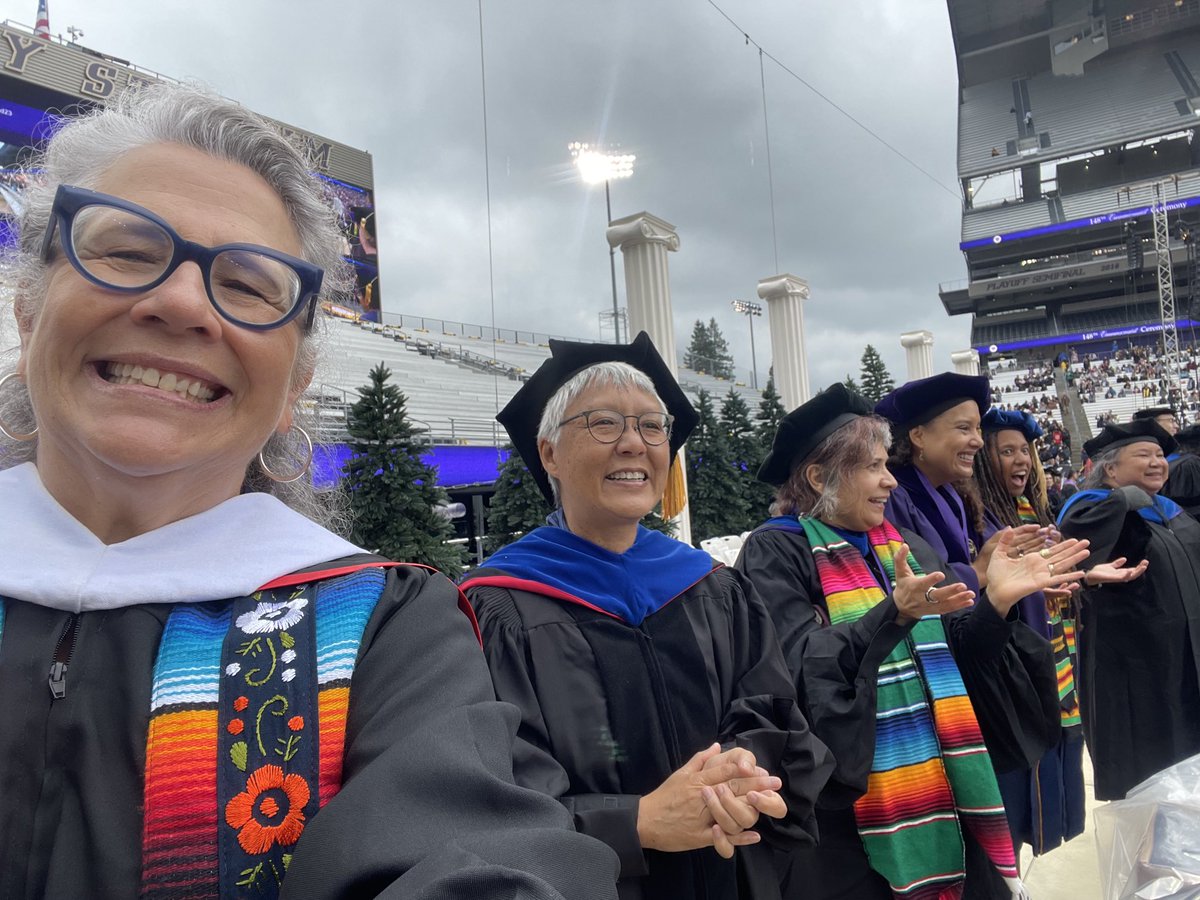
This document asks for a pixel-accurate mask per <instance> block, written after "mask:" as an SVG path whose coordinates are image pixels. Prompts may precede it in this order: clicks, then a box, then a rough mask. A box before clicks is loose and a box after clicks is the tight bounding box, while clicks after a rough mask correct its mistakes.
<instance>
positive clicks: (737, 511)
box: [687, 390, 747, 543]
mask: <svg viewBox="0 0 1200 900" xmlns="http://www.w3.org/2000/svg"><path fill="white" fill-rule="evenodd" d="M696 412H698V413H699V414H700V423H699V424H698V425H697V426H696V430H695V431H693V432H692V436H691V437H690V438H688V458H687V463H688V507H689V508H690V509H691V519H692V536H693V538H694V539H695V541H696V543H699V542H700V541H701V540H704V539H706V538H710V537H719V536H721V535H726V534H733V533H734V532H733V531H731V530H730V529H731V528H733V527H735V523H740V522H741V521H742V520H743V519H744V518H745V516H746V514H747V503H746V500H745V498H744V497H742V496H740V495H739V494H738V493H737V492H736V491H732V490H730V478H731V476H732V474H733V463H732V461H731V458H730V453H729V442H728V441H727V440H726V439H725V434H724V431H723V429H722V428H721V424H720V422H719V421H718V420H717V415H716V412H715V411H714V410H713V404H712V398H711V397H710V396H709V394H708V392H707V391H703V390H702V391H700V397H699V402H698V403H697V405H696ZM742 530H744V529H739V530H738V531H737V532H736V533H738V534H740V533H741V531H742Z"/></svg>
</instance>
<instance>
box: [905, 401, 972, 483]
mask: <svg viewBox="0 0 1200 900" xmlns="http://www.w3.org/2000/svg"><path fill="white" fill-rule="evenodd" d="M908 434H909V440H910V441H911V442H912V446H913V465H915V466H916V467H917V468H918V469H920V470H921V472H922V473H924V475H925V477H926V478H928V479H929V480H930V482H931V483H932V484H933V486H934V487H940V486H941V485H943V484H950V483H951V482H954V481H961V480H963V479H966V478H970V477H971V475H972V474H973V473H974V468H973V466H974V461H975V454H976V453H978V452H979V448H980V447H982V446H983V437H982V436H981V434H980V432H979V407H978V405H976V403H975V401H974V400H964V401H963V402H962V403H959V404H958V405H957V406H952V407H950V409H948V410H946V411H945V412H944V413H942V414H941V415H939V416H937V417H936V418H934V419H932V420H931V421H929V422H926V423H925V424H924V425H918V426H917V427H916V428H913V429H911V430H910V431H909V433H908Z"/></svg>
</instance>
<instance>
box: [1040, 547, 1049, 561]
mask: <svg viewBox="0 0 1200 900" xmlns="http://www.w3.org/2000/svg"><path fill="white" fill-rule="evenodd" d="M1038 554H1039V555H1040V556H1041V557H1042V559H1049V558H1050V548H1049V547H1043V548H1042V549H1041V550H1039V551H1038Z"/></svg>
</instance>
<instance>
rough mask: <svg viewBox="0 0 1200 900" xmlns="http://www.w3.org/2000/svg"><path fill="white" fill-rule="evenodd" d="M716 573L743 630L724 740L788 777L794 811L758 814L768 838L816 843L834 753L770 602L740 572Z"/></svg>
mask: <svg viewBox="0 0 1200 900" xmlns="http://www.w3.org/2000/svg"><path fill="white" fill-rule="evenodd" d="M713 574H714V577H716V578H717V579H718V580H719V582H720V583H722V584H723V585H724V590H725V591H726V592H728V595H729V602H730V608H731V611H732V613H733V615H732V616H731V621H732V622H733V623H734V627H735V628H737V629H738V630H740V631H741V632H742V633H741V634H738V633H734V634H733V635H731V638H732V641H731V645H732V646H731V648H730V654H731V656H732V666H733V671H734V672H735V673H736V675H735V678H734V680H733V683H732V690H731V692H730V695H729V700H728V702H727V703H726V705H725V712H724V714H723V715H722V717H721V724H720V727H719V733H718V737H717V739H718V740H719V741H720V742H721V743H722V745H725V746H731V745H733V746H738V747H744V748H746V749H748V750H750V751H751V752H752V753H753V754H754V757H755V759H756V760H757V761H758V764H759V765H760V766H762V767H763V768H764V769H766V770H767V771H768V772H770V773H771V774H773V775H778V776H779V777H780V778H781V779H782V780H783V795H784V799H785V800H786V801H787V806H788V814H787V816H785V817H784V818H783V819H772V818H769V817H767V816H763V817H762V818H760V819H759V820H758V824H757V825H756V826H755V830H756V831H758V832H760V833H761V834H762V836H763V840H764V841H767V842H770V843H771V844H773V845H774V846H776V847H777V848H780V849H790V848H792V847H795V846H803V845H811V844H813V843H815V842H816V840H817V824H816V817H815V808H816V803H817V798H818V797H819V796H820V795H821V792H822V790H824V788H825V785H826V783H827V782H828V781H829V778H830V775H831V774H832V773H833V769H834V758H833V755H832V754H831V753H830V751H829V748H828V747H827V746H826V745H825V744H824V743H823V742H822V741H821V740H820V739H819V738H818V737H817V736H816V735H815V734H814V733H813V732H812V731H811V730H810V729H809V725H808V722H807V721H806V720H805V718H804V715H803V713H802V712H801V710H800V707H799V705H798V704H797V702H796V689H795V687H794V685H793V682H792V677H791V674H790V673H789V672H788V669H787V665H786V663H785V662H784V660H783V656H782V655H781V654H780V652H779V644H778V638H777V637H776V635H775V626H774V625H772V623H771V617H770V615H769V614H768V612H767V608H766V606H764V605H763V603H762V601H761V600H760V599H759V598H758V596H757V594H756V593H755V591H754V588H753V587H752V586H751V585H750V583H749V582H748V581H747V580H746V578H745V576H744V575H742V573H741V572H737V571H734V570H732V569H719V570H717V571H716V572H714V573H713ZM739 611H741V612H742V615H740V616H739V615H737V613H738V612H739Z"/></svg>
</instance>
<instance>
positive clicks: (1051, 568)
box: [1046, 563, 1054, 575]
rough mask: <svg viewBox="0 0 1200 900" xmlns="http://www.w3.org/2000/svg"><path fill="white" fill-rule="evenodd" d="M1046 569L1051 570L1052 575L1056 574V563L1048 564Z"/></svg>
mask: <svg viewBox="0 0 1200 900" xmlns="http://www.w3.org/2000/svg"><path fill="white" fill-rule="evenodd" d="M1046 568H1048V569H1049V570H1050V574H1051V575H1053V574H1054V563H1048V564H1047V566H1046Z"/></svg>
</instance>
